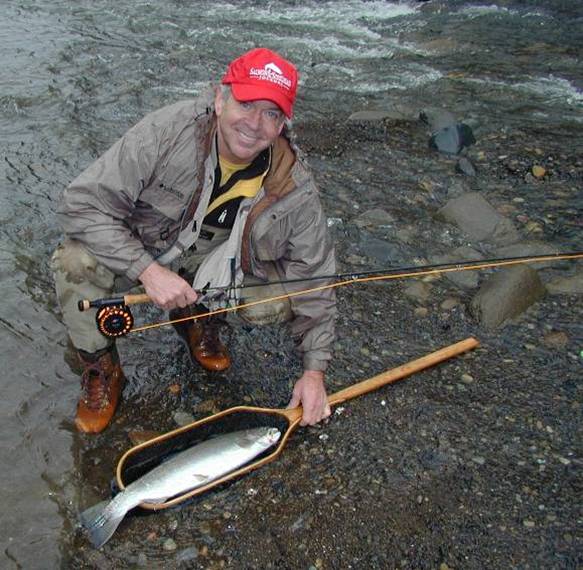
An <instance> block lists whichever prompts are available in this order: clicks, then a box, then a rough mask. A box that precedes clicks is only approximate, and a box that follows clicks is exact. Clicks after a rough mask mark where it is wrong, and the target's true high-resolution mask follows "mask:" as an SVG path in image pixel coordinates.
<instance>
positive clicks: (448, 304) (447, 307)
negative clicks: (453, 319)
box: [441, 297, 459, 311]
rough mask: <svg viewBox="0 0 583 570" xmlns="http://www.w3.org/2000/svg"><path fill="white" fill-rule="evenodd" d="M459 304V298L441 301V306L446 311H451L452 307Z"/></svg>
mask: <svg viewBox="0 0 583 570" xmlns="http://www.w3.org/2000/svg"><path fill="white" fill-rule="evenodd" d="M458 305H459V301H458V300H457V299H453V298H451V297H450V298H448V299H445V301H443V303H441V308H442V309H443V310H444V311H450V310H451V309H453V308H454V307H457V306H458Z"/></svg>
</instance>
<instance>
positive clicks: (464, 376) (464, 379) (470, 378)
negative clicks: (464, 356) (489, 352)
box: [461, 374, 474, 384]
mask: <svg viewBox="0 0 583 570" xmlns="http://www.w3.org/2000/svg"><path fill="white" fill-rule="evenodd" d="M461 380H462V382H463V383H464V384H472V383H473V381H474V377H473V376H472V375H471V374H462V377H461Z"/></svg>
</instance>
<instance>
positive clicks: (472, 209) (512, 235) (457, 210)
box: [436, 192, 520, 245]
mask: <svg viewBox="0 0 583 570" xmlns="http://www.w3.org/2000/svg"><path fill="white" fill-rule="evenodd" d="M436 217H437V219H441V220H443V221H446V222H449V223H451V224H455V225H456V226H458V227H459V228H460V229H461V230H462V231H463V232H464V233H466V234H467V235H468V236H469V237H470V238H472V239H475V240H478V241H482V240H488V241H492V242H494V243H498V244H504V245H506V244H511V243H515V242H517V241H518V240H519V239H520V235H519V233H518V230H517V229H516V228H515V227H514V225H513V224H512V222H511V221H510V220H509V219H508V218H505V217H504V216H501V215H500V214H499V213H498V212H497V211H496V210H495V209H494V208H493V207H492V206H491V205H490V204H489V203H488V202H487V201H486V200H485V199H484V198H483V197H482V196H481V195H480V194H478V193H477V192H469V193H467V194H464V195H462V196H460V197H459V198H454V199H453V200H450V201H449V202H447V204H446V205H445V206H443V208H441V209H440V210H438V212H437V214H436Z"/></svg>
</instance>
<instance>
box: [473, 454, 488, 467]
mask: <svg viewBox="0 0 583 570" xmlns="http://www.w3.org/2000/svg"><path fill="white" fill-rule="evenodd" d="M472 461H473V462H474V463H477V464H478V465H484V463H486V460H485V459H484V458H483V457H481V456H479V455H476V457H472Z"/></svg>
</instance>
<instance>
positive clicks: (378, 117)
mask: <svg viewBox="0 0 583 570" xmlns="http://www.w3.org/2000/svg"><path fill="white" fill-rule="evenodd" d="M392 118H394V116H393V113H391V112H389V111H380V110H377V111H375V110H371V111H356V113H352V115H350V117H348V120H349V121H382V120H384V119H392ZM400 118H402V117H400Z"/></svg>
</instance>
